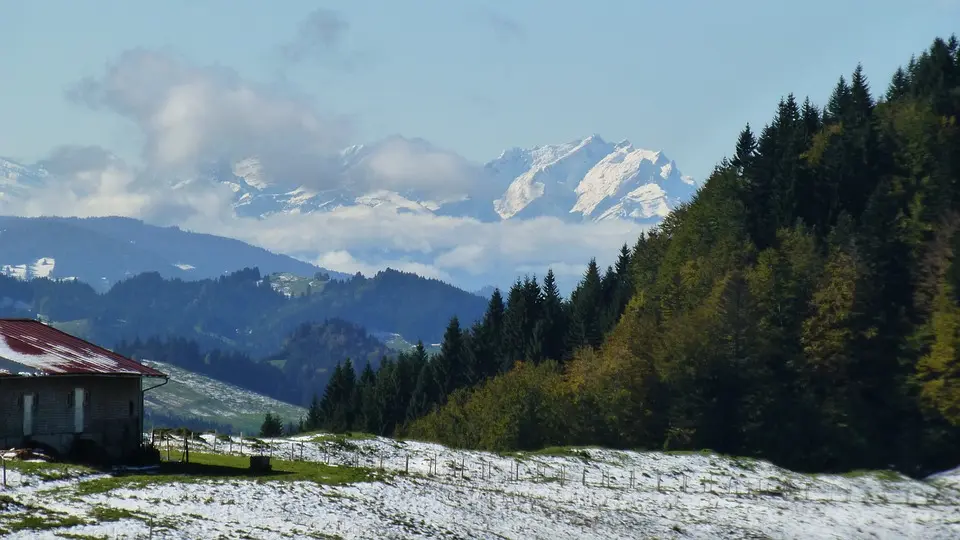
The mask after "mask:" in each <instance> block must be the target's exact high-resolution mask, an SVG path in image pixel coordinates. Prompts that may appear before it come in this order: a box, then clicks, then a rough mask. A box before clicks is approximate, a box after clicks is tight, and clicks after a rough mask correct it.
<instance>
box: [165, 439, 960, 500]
mask: <svg viewBox="0 0 960 540" xmlns="http://www.w3.org/2000/svg"><path fill="white" fill-rule="evenodd" d="M184 439H187V438H182V437H181V436H179V435H175V434H172V433H163V434H161V441H166V450H167V454H166V455H167V459H168V460H169V459H170V458H171V456H170V453H169V449H170V443H171V442H172V441H175V442H174V444H177V443H182V444H184V448H185V449H187V452H180V454H181V456H183V455H184V454H186V453H188V452H189V451H190V450H192V451H194V452H196V451H203V449H206V450H213V449H214V448H218V445H219V450H220V452H218V453H225V454H231V455H237V454H239V455H240V456H247V455H269V456H272V457H276V458H282V459H287V460H290V461H308V462H315V463H318V464H320V463H322V464H324V465H328V466H349V467H369V468H371V469H376V470H379V471H393V472H397V473H402V474H406V475H411V474H412V475H425V476H428V477H439V478H441V479H442V478H450V479H453V480H459V481H463V482H470V483H480V484H504V483H506V484H510V483H514V484H517V483H524V482H534V483H547V482H557V483H558V484H559V485H560V486H561V487H565V486H567V485H568V484H569V474H568V473H569V472H573V473H574V474H576V472H580V475H579V476H580V482H579V484H580V485H581V486H582V487H587V488H603V489H616V490H621V491H637V492H658V493H662V494H664V495H676V496H678V497H679V496H680V495H681V494H699V495H701V496H715V497H718V501H719V498H720V497H734V498H760V497H778V498H783V499H789V500H792V501H805V502H813V503H836V502H855V503H858V504H873V503H884V504H910V505H934V504H949V505H956V504H958V502H960V500H955V499H957V497H951V498H950V500H948V499H944V494H943V493H942V492H938V493H936V494H930V493H916V492H910V491H905V492H902V493H888V494H882V495H881V496H873V495H872V494H870V493H855V492H854V490H852V489H849V488H844V487H842V486H835V485H830V484H819V485H818V484H815V483H813V482H811V481H806V482H797V483H794V482H791V481H789V480H779V479H773V478H762V477H759V478H756V479H749V480H748V479H744V478H739V477H737V476H736V475H735V474H729V475H727V474H723V473H720V472H716V471H710V472H704V473H700V474H688V473H687V472H684V471H663V470H649V469H647V470H641V468H639V467H635V468H629V469H620V470H619V471H618V472H617V473H616V474H621V475H622V477H618V476H616V474H614V473H612V472H611V471H610V470H609V469H607V468H604V467H603V466H602V465H600V464H584V465H583V466H581V467H576V466H572V465H570V464H569V463H564V464H556V465H554V464H549V463H543V462H540V461H534V462H532V463H531V462H524V461H522V460H520V459H517V458H513V459H509V458H505V459H508V460H509V461H507V465H508V470H504V469H502V468H501V467H499V466H497V465H496V464H495V463H494V462H493V461H491V460H489V459H488V458H484V457H475V458H472V459H470V460H468V459H467V456H464V455H460V456H446V458H445V459H444V460H443V461H442V462H441V458H442V457H443V456H441V455H440V454H439V453H438V452H433V453H432V454H427V455H423V453H422V452H410V451H397V452H394V453H393V454H392V455H391V454H389V453H388V454H385V453H384V452H372V451H369V450H368V451H367V452H364V451H363V450H362V449H361V448H358V447H356V446H355V445H351V446H352V447H351V446H341V447H339V448H337V447H334V448H331V447H332V446H333V445H334V444H335V443H332V442H327V441H261V440H259V439H252V438H250V437H242V436H241V438H239V439H237V440H235V439H234V437H229V438H228V439H226V440H225V441H217V440H216V436H215V437H214V439H213V440H212V441H207V440H206V439H203V438H200V439H190V440H189V441H187V440H184ZM190 445H194V446H195V447H194V448H192V449H191V448H190ZM307 448H311V452H309V453H308V452H306V449H307ZM235 451H236V452H235ZM458 457H459V459H457V458H458ZM310 458H312V459H310ZM411 458H414V459H411ZM181 459H182V458H181ZM416 459H420V461H419V462H418V461H416ZM412 463H413V464H417V463H419V464H420V465H421V466H422V467H423V468H425V469H426V471H425V472H423V469H419V471H420V472H418V469H416V468H414V469H411V464H412ZM568 468H570V469H573V471H569V470H568ZM577 468H580V469H581V470H580V471H576V469H577ZM475 472H477V473H478V474H474V473H475ZM811 488H812V490H813V491H811Z"/></svg>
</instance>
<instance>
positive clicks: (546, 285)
mask: <svg viewBox="0 0 960 540" xmlns="http://www.w3.org/2000/svg"><path fill="white" fill-rule="evenodd" d="M542 313H543V319H542V321H543V325H542V330H541V336H542V337H541V340H542V346H543V352H542V354H541V356H542V357H543V358H546V359H549V360H556V361H558V362H559V361H562V360H564V356H565V355H564V349H565V347H564V345H565V343H564V341H565V338H566V334H567V320H566V311H565V309H564V304H563V297H562V296H561V295H560V289H559V288H557V281H556V277H555V276H554V274H553V270H552V269H548V270H547V275H546V276H544V278H543V301H542Z"/></svg>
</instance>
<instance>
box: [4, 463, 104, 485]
mask: <svg viewBox="0 0 960 540" xmlns="http://www.w3.org/2000/svg"><path fill="white" fill-rule="evenodd" d="M6 465H7V468H8V469H10V470H14V471H17V472H20V473H23V474H29V475H31V476H36V477H39V478H40V479H41V480H61V479H63V478H73V477H75V476H83V475H86V474H93V473H95V472H97V471H96V470H94V469H92V468H90V467H86V466H83V465H72V464H68V463H47V462H43V461H20V460H15V459H11V460H7V461H6Z"/></svg>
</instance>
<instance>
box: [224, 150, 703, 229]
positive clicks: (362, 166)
mask: <svg viewBox="0 0 960 540" xmlns="http://www.w3.org/2000/svg"><path fill="white" fill-rule="evenodd" d="M397 153H402V154H403V155H408V156H427V155H429V156H431V157H433V158H436V156H442V157H444V158H445V159H446V163H452V164H455V167H453V169H454V170H455V171H457V172H456V174H457V175H458V176H460V177H461V180H463V179H465V180H463V181H461V182H459V183H458V184H457V185H458V186H460V189H459V190H457V189H456V188H453V189H449V188H450V186H445V187H447V188H448V189H446V190H445V193H442V194H438V193H435V192H434V193H431V192H430V190H429V189H424V188H419V189H417V188H412V189H384V188H377V187H371V184H374V185H377V183H376V182H375V181H374V182H371V181H369V179H370V177H371V176H373V175H375V174H377V171H378V170H379V169H380V165H379V163H380V161H381V160H382V158H383V156H384V155H394V154H397ZM339 167H340V171H341V179H342V181H341V182H340V184H339V185H338V186H337V187H335V188H332V189H324V190H317V189H310V188H309V187H307V186H303V185H301V186H289V185H287V184H283V183H276V182H273V181H272V179H269V178H266V177H265V175H264V174H263V171H262V168H261V167H260V164H259V162H258V161H257V160H256V159H255V158H248V159H245V160H241V161H239V162H236V163H233V164H219V165H218V166H216V167H212V168H211V171H210V172H209V173H208V175H207V179H208V180H210V181H214V182H222V183H225V184H228V185H229V186H230V187H231V189H232V190H233V191H234V193H235V200H234V208H235V209H236V212H237V214H238V215H241V216H245V217H254V216H256V217H263V216H267V215H270V214H275V213H310V212H320V211H330V210H334V209H337V208H342V207H345V206H353V205H365V206H383V205H386V206H388V207H392V208H394V209H396V211H398V212H415V213H432V214H436V215H442V216H455V217H470V218H474V219H478V220H480V221H486V222H490V221H500V220H506V219H527V218H535V217H543V216H551V217H556V218H560V219H563V220H564V221H568V222H580V221H602V220H608V219H627V220H632V221H637V222H640V223H656V222H658V221H660V220H661V219H662V218H663V217H664V216H666V215H667V213H669V211H670V210H671V209H673V208H674V207H676V205H677V204H679V203H681V202H683V201H685V200H688V199H689V198H690V197H691V196H692V195H693V193H694V191H695V190H696V182H695V181H694V180H693V179H692V178H690V177H689V176H684V175H682V174H681V173H680V170H679V168H678V167H677V164H676V162H674V161H673V160H671V159H670V158H668V157H667V156H666V155H665V154H664V153H663V152H658V151H651V150H644V149H641V148H636V147H634V146H633V145H632V144H631V143H630V142H629V141H622V142H619V143H610V142H607V141H605V140H603V139H602V138H601V137H600V136H599V135H591V136H589V137H587V138H584V139H581V140H576V141H571V142H568V143H564V144H555V145H546V146H536V147H533V148H526V149H525V148H511V149H508V150H505V151H503V152H502V153H501V154H500V156H498V157H497V158H496V159H493V160H491V161H489V162H487V163H486V164H484V165H482V166H479V165H474V164H471V163H469V162H467V161H466V160H463V159H462V158H459V156H457V155H456V154H453V153H451V152H447V151H444V150H441V149H438V148H436V147H434V146H432V145H430V144H429V143H428V142H426V141H423V140H422V139H407V138H403V137H399V136H396V137H389V138H387V139H384V140H381V141H378V142H376V143H373V144H370V145H357V146H352V147H350V148H348V149H346V150H344V151H343V152H341V154H340V165H339ZM380 185H382V183H381V184H380Z"/></svg>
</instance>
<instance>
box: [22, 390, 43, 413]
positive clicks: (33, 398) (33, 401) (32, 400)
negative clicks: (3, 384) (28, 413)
mask: <svg viewBox="0 0 960 540" xmlns="http://www.w3.org/2000/svg"><path fill="white" fill-rule="evenodd" d="M28 396H29V397H30V403H31V407H30V408H31V409H33V410H37V403H39V401H40V400H39V399H38V397H39V395H38V394H36V393H24V394H20V397H19V398H17V407H19V408H20V410H21V411H22V410H23V403H24V401H26V398H27V397H28Z"/></svg>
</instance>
